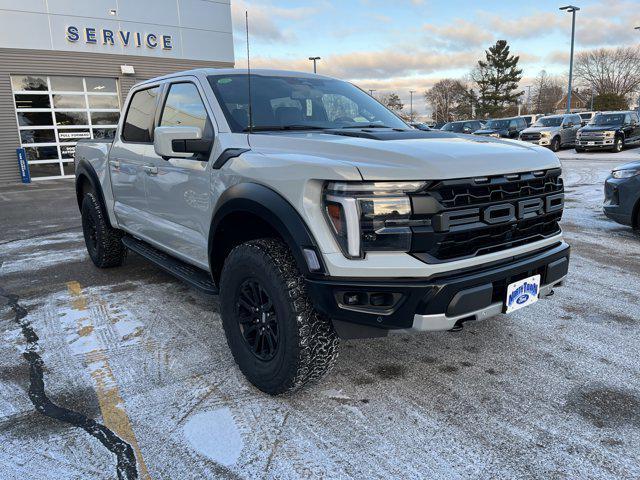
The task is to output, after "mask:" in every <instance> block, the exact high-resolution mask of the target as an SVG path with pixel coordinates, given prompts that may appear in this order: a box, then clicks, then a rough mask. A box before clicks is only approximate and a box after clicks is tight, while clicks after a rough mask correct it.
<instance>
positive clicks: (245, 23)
mask: <svg viewBox="0 0 640 480" xmlns="http://www.w3.org/2000/svg"><path fill="white" fill-rule="evenodd" d="M244 25H245V30H246V32H247V83H248V84H249V133H253V108H252V107H251V60H250V59H251V55H250V53H249V11H248V10H245V11H244Z"/></svg>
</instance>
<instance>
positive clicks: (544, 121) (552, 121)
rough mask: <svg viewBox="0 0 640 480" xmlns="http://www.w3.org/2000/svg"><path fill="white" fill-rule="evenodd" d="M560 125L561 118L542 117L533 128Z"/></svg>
mask: <svg viewBox="0 0 640 480" xmlns="http://www.w3.org/2000/svg"><path fill="white" fill-rule="evenodd" d="M560 125H562V117H542V118H541V119H539V120H538V121H536V123H534V124H533V126H534V127H559V126H560Z"/></svg>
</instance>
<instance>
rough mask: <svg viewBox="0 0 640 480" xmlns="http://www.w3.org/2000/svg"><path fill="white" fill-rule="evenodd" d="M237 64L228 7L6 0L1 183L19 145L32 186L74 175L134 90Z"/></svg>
mask: <svg viewBox="0 0 640 480" xmlns="http://www.w3.org/2000/svg"><path fill="white" fill-rule="evenodd" d="M233 65H234V57H233V33H232V27H231V6H230V1H229V0H215V1H214V0H21V1H20V2H16V1H15V0H12V1H11V0H0V184H6V183H15V182H19V181H20V179H21V174H20V169H19V168H18V160H17V149H20V148H24V153H25V154H26V159H27V162H28V165H29V171H30V175H31V178H32V180H34V181H37V180H41V179H50V178H57V177H65V176H72V175H73V154H74V151H75V144H76V142H77V141H78V139H82V138H108V137H110V136H113V134H114V131H115V128H116V125H117V123H118V118H119V115H120V107H121V106H122V103H123V101H124V99H125V97H126V95H127V92H128V90H129V89H130V88H131V87H132V86H133V85H134V84H135V83H137V82H139V81H141V80H145V79H148V78H152V77H156V76H159V75H164V74H167V73H170V72H175V71H178V70H185V69H190V68H199V67H232V66H233Z"/></svg>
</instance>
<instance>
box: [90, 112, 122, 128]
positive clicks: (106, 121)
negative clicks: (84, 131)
mask: <svg viewBox="0 0 640 480" xmlns="http://www.w3.org/2000/svg"><path fill="white" fill-rule="evenodd" d="M119 118H120V113H118V112H91V124H92V125H117V124H118V119H119Z"/></svg>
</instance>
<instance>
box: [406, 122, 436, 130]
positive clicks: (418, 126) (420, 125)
mask: <svg viewBox="0 0 640 480" xmlns="http://www.w3.org/2000/svg"><path fill="white" fill-rule="evenodd" d="M409 125H411V126H412V127H413V128H416V129H418V130H423V131H425V132H429V131H431V127H429V125H427V124H426V123H422V122H412V123H410V124H409Z"/></svg>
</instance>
